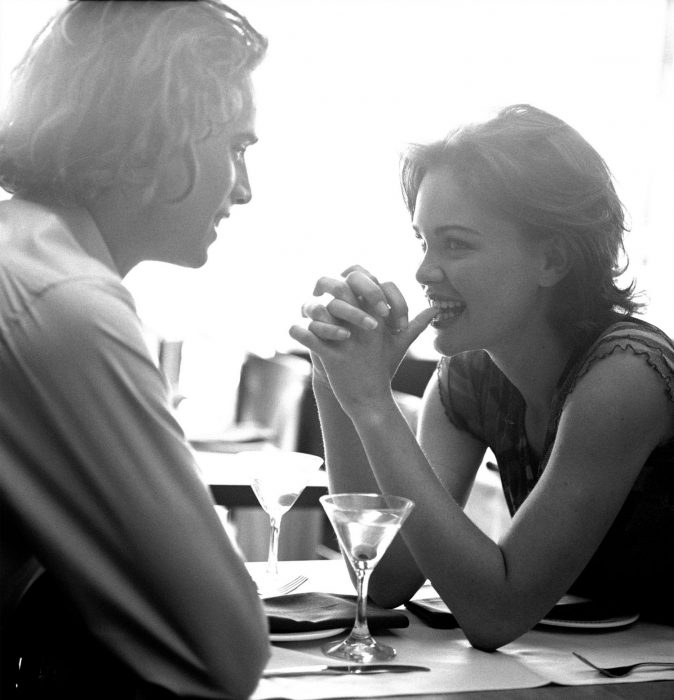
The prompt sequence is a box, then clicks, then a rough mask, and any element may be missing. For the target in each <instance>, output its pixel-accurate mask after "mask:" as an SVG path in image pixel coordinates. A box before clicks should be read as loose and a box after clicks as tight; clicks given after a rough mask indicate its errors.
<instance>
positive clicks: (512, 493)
mask: <svg viewBox="0 0 674 700" xmlns="http://www.w3.org/2000/svg"><path fill="white" fill-rule="evenodd" d="M616 352H629V353H632V354H634V355H637V356H639V357H642V358H643V360H644V362H646V363H647V364H648V365H649V366H650V367H651V368H652V369H653V371H654V372H656V373H657V375H658V376H659V377H660V379H661V381H662V388H663V391H664V392H665V393H666V395H667V397H668V398H669V400H670V401H672V402H674V344H673V343H672V340H671V339H670V338H668V337H667V336H666V335H665V334H664V333H663V332H662V331H661V330H659V329H658V328H656V327H655V326H652V325H650V324H648V323H646V322H645V321H642V320H640V319H635V318H630V319H625V320H621V321H619V322H617V323H614V324H613V325H610V326H609V327H608V328H606V329H605V330H604V331H603V332H602V333H601V334H599V336H597V337H595V338H594V340H593V341H591V342H590V343H589V345H586V346H584V347H583V348H582V349H581V350H580V351H578V352H576V353H575V355H574V356H573V357H572V358H571V359H570V361H569V362H568V364H567V367H566V368H565V370H564V372H563V373H562V376H561V378H560V380H559V382H558V384H557V388H556V391H555V395H554V398H553V403H552V411H551V417H550V421H549V424H548V428H547V434H546V438H545V444H544V448H543V452H542V457H541V458H540V459H539V458H538V457H537V456H536V455H535V454H534V452H533V451H532V450H531V448H530V447H529V444H528V441H527V436H526V431H525V424H524V416H525V403H524V399H523V398H522V395H521V394H520V393H519V391H518V390H517V389H516V388H515V386H513V384H511V383H510V381H509V380H508V379H507V378H506V377H505V375H504V374H503V373H502V372H501V371H500V370H499V368H498V367H497V366H496V365H495V364H494V362H493V361H492V360H491V358H490V357H489V355H488V354H487V353H486V352H485V351H474V352H467V353H462V354H460V355H455V356H453V357H451V358H449V357H445V358H443V359H442V360H441V361H440V363H439V365H438V381H439V390H440V396H441V399H442V402H443V405H444V407H445V412H446V414H447V417H448V418H449V420H450V421H451V422H452V423H453V424H454V425H456V426H457V427H458V428H460V429H462V430H465V431H467V432H469V433H470V434H471V435H473V436H474V437H476V438H477V439H479V440H480V441H482V442H483V443H484V444H485V445H487V446H488V447H489V448H490V449H491V450H492V452H493V453H494V455H495V457H496V460H497V463H498V468H499V473H500V476H501V482H502V485H503V491H504V494H505V498H506V502H507V504H508V508H509V510H510V513H511V514H514V513H515V512H516V511H517V509H518V508H519V507H520V506H521V505H522V503H523V502H524V500H525V499H526V497H527V496H528V495H529V494H530V493H531V491H532V489H533V488H534V486H535V485H536V483H537V482H538V480H539V478H540V476H541V474H542V473H543V470H544V469H545V466H546V464H547V461H548V459H549V456H550V452H551V449H552V446H553V443H554V440H555V436H556V434H557V427H558V424H559V419H560V416H561V413H562V408H563V407H564V404H565V401H566V399H567V397H568V396H569V394H570V393H571V392H572V391H573V389H574V387H575V385H576V383H577V382H578V380H579V379H580V378H581V377H582V376H583V375H584V374H585V373H586V372H587V371H588V370H589V369H590V367H591V366H592V365H593V364H594V363H595V362H599V361H601V360H602V359H603V358H605V357H607V356H608V355H612V354H613V353H616ZM570 592H571V593H576V594H578V595H585V596H588V597H591V598H599V599H603V600H617V601H624V602H629V603H630V604H633V605H636V606H637V607H638V608H639V609H640V611H641V613H642V617H647V618H651V619H657V620H659V621H662V622H668V623H670V624H674V438H673V439H671V440H669V441H668V442H667V443H665V444H663V445H660V446H658V447H657V448H656V449H655V450H653V452H652V453H651V454H650V455H649V457H648V459H647V461H646V463H645V464H644V466H643V469H642V470H641V472H640V474H639V476H638V478H637V480H636V482H635V484H634V486H633V488H632V490H631V491H630V493H629V495H628V497H627V500H626V501H625V503H624V505H623V507H622V509H621V510H620V513H619V514H618V516H617V518H616V520H615V521H614V523H613V525H612V527H611V529H610V530H609V532H608V534H607V535H606V537H605V538H604V540H603V542H602V543H601V545H600V546H599V548H598V550H597V551H596V552H595V554H594V556H593V557H592V559H591V561H590V562H589V563H588V565H587V566H586V568H585V570H584V571H583V572H582V573H581V575H580V576H579V577H578V579H577V580H576V582H575V583H574V585H573V586H572V588H571V590H570Z"/></svg>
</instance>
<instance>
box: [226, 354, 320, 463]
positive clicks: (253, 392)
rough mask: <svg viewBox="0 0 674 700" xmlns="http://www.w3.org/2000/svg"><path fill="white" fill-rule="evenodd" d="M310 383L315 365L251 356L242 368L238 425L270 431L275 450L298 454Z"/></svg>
mask: <svg viewBox="0 0 674 700" xmlns="http://www.w3.org/2000/svg"><path fill="white" fill-rule="evenodd" d="M310 383H311V363H310V362H309V361H308V360H306V359H304V358H302V357H297V356H295V355H285V354H282V353H277V354H276V355H274V356H273V357H261V356H259V355H256V354H254V353H249V354H248V355H247V356H246V358H245V360H244V362H243V365H242V367H241V376H240V380H239V389H238V395H237V405H236V422H237V423H253V424H256V425H258V426H260V427H262V428H267V429H269V430H270V432H271V437H270V442H271V443H272V444H273V445H274V446H275V447H278V448H280V449H283V450H293V451H296V450H297V449H298V443H299V433H300V424H301V416H302V405H303V401H304V399H305V396H306V393H307V391H308V390H309V388H310Z"/></svg>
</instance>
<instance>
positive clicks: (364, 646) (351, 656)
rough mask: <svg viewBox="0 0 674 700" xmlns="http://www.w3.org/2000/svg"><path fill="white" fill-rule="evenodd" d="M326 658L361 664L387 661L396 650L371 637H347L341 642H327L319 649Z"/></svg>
mask: <svg viewBox="0 0 674 700" xmlns="http://www.w3.org/2000/svg"><path fill="white" fill-rule="evenodd" d="M321 651H322V652H323V653H324V654H325V655H326V656H332V657H334V658H337V659H344V660H345V661H354V662H355V663H359V664H363V663H367V662H369V661H388V660H389V659H392V658H393V657H394V656H395V655H396V650H395V649H394V648H393V647H390V646H388V645H386V644H382V643H381V642H378V641H376V640H375V639H373V638H372V637H353V636H352V635H349V636H348V637H347V638H346V639H343V640H342V641H341V642H329V643H328V644H324V645H323V646H322V647H321Z"/></svg>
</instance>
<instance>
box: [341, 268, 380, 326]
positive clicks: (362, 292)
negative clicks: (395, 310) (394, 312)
mask: <svg viewBox="0 0 674 700" xmlns="http://www.w3.org/2000/svg"><path fill="white" fill-rule="evenodd" d="M344 279H345V280H346V282H347V284H348V285H349V287H350V289H351V291H352V292H353V293H354V294H355V295H356V297H357V298H358V299H359V300H361V305H362V306H364V307H365V308H367V309H371V310H372V311H373V312H374V313H376V314H378V315H379V316H381V317H382V318H386V317H387V316H388V315H389V313H390V309H389V305H388V301H387V299H386V295H385V294H384V291H383V290H382V288H381V286H380V284H379V282H377V281H376V279H374V278H373V277H372V276H371V275H370V274H369V273H365V272H361V271H360V270H353V271H352V272H349V274H348V275H347V276H346V277H345V278H344Z"/></svg>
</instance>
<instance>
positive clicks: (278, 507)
mask: <svg viewBox="0 0 674 700" xmlns="http://www.w3.org/2000/svg"><path fill="white" fill-rule="evenodd" d="M240 456H241V457H243V458H244V459H247V460H249V461H253V465H252V471H251V476H252V480H251V486H252V487H253V491H254V493H255V495H256V496H257V500H258V501H259V502H260V505H261V506H262V509H263V510H264V511H265V513H267V515H268V516H269V556H268V557H267V574H268V575H269V576H272V577H273V576H277V575H278V543H279V535H280V533H281V518H282V517H283V515H284V514H285V513H287V512H288V511H289V510H290V509H291V508H292V507H293V505H294V504H295V501H296V500H297V499H298V498H299V495H300V494H301V493H302V491H304V488H305V486H306V485H307V483H308V482H309V480H310V479H311V477H312V475H313V474H314V473H315V472H316V471H317V470H318V468H319V467H320V466H321V464H323V460H322V459H321V458H320V457H317V456H316V455H310V454H304V453H302V452H285V451H281V450H279V451H266V450H264V451H260V452H257V453H255V452H245V453H242V454H241V455H240Z"/></svg>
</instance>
